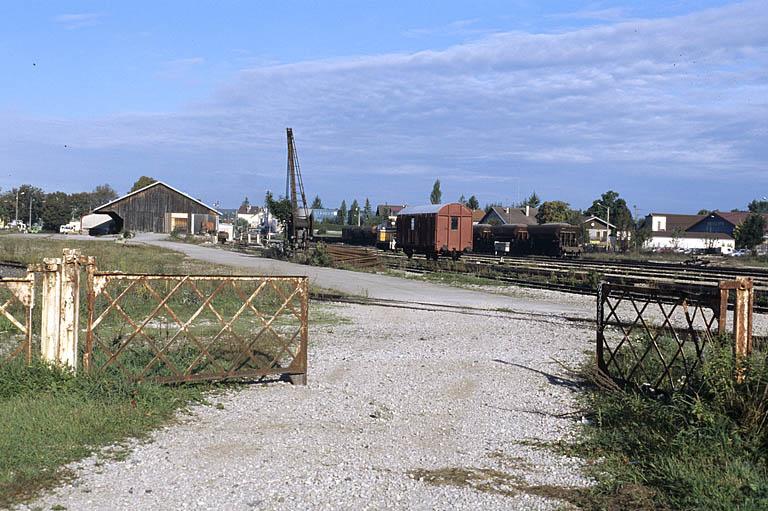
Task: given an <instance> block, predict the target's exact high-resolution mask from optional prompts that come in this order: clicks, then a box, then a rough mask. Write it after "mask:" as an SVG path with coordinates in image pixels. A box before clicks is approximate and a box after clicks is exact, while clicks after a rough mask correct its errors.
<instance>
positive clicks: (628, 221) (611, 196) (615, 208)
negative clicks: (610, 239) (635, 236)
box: [584, 190, 635, 248]
mask: <svg viewBox="0 0 768 511" xmlns="http://www.w3.org/2000/svg"><path fill="white" fill-rule="evenodd" d="M606 208H607V209H609V210H610V212H611V214H610V220H611V223H612V224H613V225H614V226H616V231H617V233H616V236H617V237H618V238H620V239H621V240H622V241H623V242H624V247H625V248H627V247H626V245H627V241H628V240H627V237H628V236H629V233H630V232H631V231H633V230H635V223H634V220H633V219H632V212H631V211H630V210H629V207H628V206H627V202H626V201H625V200H624V199H622V198H619V194H618V192H614V191H613V190H608V191H607V192H605V193H604V194H602V195H601V196H600V198H599V199H595V200H594V201H592V205H591V206H590V207H589V208H588V209H587V210H586V211H585V212H584V214H585V215H587V216H596V217H598V218H605V219H607V216H608V215H607V214H606Z"/></svg>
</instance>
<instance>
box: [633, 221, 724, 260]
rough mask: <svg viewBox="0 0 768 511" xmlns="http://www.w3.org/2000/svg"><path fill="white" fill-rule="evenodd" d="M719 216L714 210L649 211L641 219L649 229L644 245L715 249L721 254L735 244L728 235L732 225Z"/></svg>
mask: <svg viewBox="0 0 768 511" xmlns="http://www.w3.org/2000/svg"><path fill="white" fill-rule="evenodd" d="M721 220H723V219H722V218H721V217H720V216H719V214H718V213H712V214H711V215H678V214H674V213H651V214H650V215H648V216H647V217H646V220H645V222H646V225H647V226H649V227H650V229H651V235H650V237H649V238H648V240H647V241H646V242H645V248H647V249H668V250H715V251H718V250H719V251H720V252H722V253H723V254H729V253H731V252H733V250H734V249H735V248H736V242H735V240H734V239H733V235H732V233H733V225H732V224H730V225H727V224H729V222H721ZM720 224H723V225H722V226H721V225H720ZM726 227H729V228H726Z"/></svg>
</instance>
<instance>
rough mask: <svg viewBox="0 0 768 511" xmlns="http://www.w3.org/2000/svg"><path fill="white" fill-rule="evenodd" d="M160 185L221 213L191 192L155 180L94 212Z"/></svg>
mask: <svg viewBox="0 0 768 511" xmlns="http://www.w3.org/2000/svg"><path fill="white" fill-rule="evenodd" d="M158 185H163V186H165V187H166V188H168V189H169V190H171V191H174V192H176V193H178V194H179V195H183V196H184V197H186V198H187V199H189V200H191V201H193V202H196V203H198V204H200V205H201V206H203V207H204V208H207V209H210V210H211V211H213V212H214V213H216V214H217V215H221V212H220V211H218V210H216V209H214V208H212V207H211V206H209V205H208V204H206V203H204V202H203V201H201V200H198V199H195V198H194V197H192V196H191V195H189V194H186V193H184V192H182V191H181V190H177V189H176V188H174V187H172V186H171V185H169V184H168V183H165V182H163V181H155V182H154V183H151V184H148V185H147V186H145V187H143V188H139V189H138V190H135V191H133V192H131V193H127V194H125V195H123V196H122V197H118V198H117V199H115V200H113V201H109V202H107V203H106V204H102V205H101V206H99V207H97V208H93V212H94V213H98V212H99V211H100V210H103V209H104V208H106V207H108V206H111V205H112V204H116V203H118V202H120V201H123V200H125V199H127V198H128V197H131V196H133V195H136V194H139V193H141V192H143V191H145V190H149V189H150V188H152V187H153V186H158Z"/></svg>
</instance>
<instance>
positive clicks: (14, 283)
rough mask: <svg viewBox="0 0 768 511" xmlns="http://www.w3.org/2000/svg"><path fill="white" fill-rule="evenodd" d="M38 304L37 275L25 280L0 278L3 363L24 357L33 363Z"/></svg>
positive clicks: (1, 360)
mask: <svg viewBox="0 0 768 511" xmlns="http://www.w3.org/2000/svg"><path fill="white" fill-rule="evenodd" d="M34 303H35V279H34V274H32V273H28V274H27V277H26V278H9V279H0V362H8V361H10V360H13V359H15V358H17V357H20V356H23V357H24V358H25V360H26V361H27V363H29V362H31V361H32V352H33V343H32V309H33V308H34Z"/></svg>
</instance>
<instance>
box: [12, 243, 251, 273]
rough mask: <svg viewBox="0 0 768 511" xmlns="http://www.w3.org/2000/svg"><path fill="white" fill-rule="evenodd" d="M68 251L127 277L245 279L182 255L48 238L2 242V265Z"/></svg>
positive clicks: (229, 269) (232, 269)
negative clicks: (76, 251)
mask: <svg viewBox="0 0 768 511" xmlns="http://www.w3.org/2000/svg"><path fill="white" fill-rule="evenodd" d="M65 248H73V249H80V250H81V251H82V253H83V254H84V255H89V256H95V257H96V265H97V266H98V267H99V269H100V270H106V271H122V272H126V273H168V274H180V273H198V274H200V273H202V274H229V275H237V274H239V275H243V274H246V273H248V271H247V270H245V269H243V268H237V267H231V266H223V265H215V264H210V263H205V262H203V261H196V260H194V259H189V258H187V257H185V256H184V255H183V254H181V253H179V252H175V251H172V250H165V249H161V248H157V247H150V246H146V245H139V244H136V245H134V244H130V243H128V244H118V243H115V242H114V241H96V240H94V241H82V240H60V239H51V238H48V237H45V236H40V237H36V238H32V237H26V238H22V237H16V236H10V237H2V238H0V261H16V262H20V263H25V264H33V263H40V262H42V260H43V258H45V257H61V253H62V250H63V249H65Z"/></svg>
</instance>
